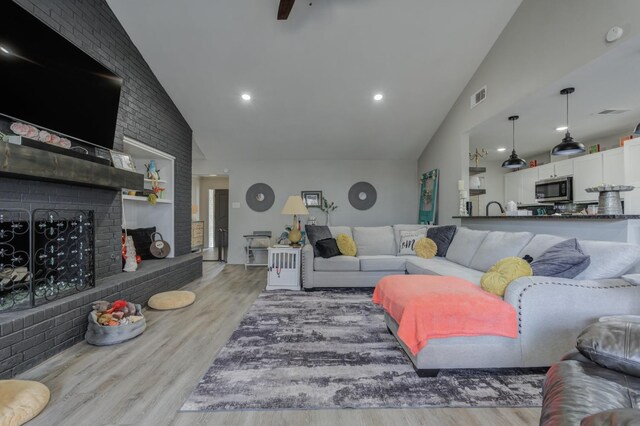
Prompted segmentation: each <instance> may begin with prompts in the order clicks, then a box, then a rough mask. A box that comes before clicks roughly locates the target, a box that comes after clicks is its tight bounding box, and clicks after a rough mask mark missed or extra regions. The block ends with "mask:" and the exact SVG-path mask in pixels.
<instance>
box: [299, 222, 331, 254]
mask: <svg viewBox="0 0 640 426" xmlns="http://www.w3.org/2000/svg"><path fill="white" fill-rule="evenodd" d="M304 230H305V231H306V233H307V238H308V239H309V244H310V245H311V247H313V255H314V256H315V257H318V256H320V253H319V252H318V249H317V248H316V243H317V242H318V241H320V240H324V239H326V238H331V237H333V235H331V231H330V230H329V227H328V226H321V225H305V226H304Z"/></svg>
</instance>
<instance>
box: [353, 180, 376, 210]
mask: <svg viewBox="0 0 640 426" xmlns="http://www.w3.org/2000/svg"><path fill="white" fill-rule="evenodd" d="M377 199H378V193H377V192H376V189H375V188H374V187H373V185H371V184H370V183H369V182H358V183H354V184H353V186H352V187H351V189H349V203H351V205H352V206H353V207H355V208H356V209H358V210H369V209H370V208H371V207H373V205H374V204H375V203H376V200H377Z"/></svg>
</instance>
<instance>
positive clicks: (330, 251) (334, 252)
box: [315, 238, 340, 259]
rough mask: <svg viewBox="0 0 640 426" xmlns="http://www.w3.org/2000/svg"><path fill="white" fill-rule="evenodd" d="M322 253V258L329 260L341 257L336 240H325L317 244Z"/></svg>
mask: <svg viewBox="0 0 640 426" xmlns="http://www.w3.org/2000/svg"><path fill="white" fill-rule="evenodd" d="M315 248H317V249H318V252H319V253H320V257H324V258H325V259H329V258H332V257H336V256H340V249H339V248H338V243H337V242H336V239H335V238H325V239H324V240H320V241H318V242H316V247H315Z"/></svg>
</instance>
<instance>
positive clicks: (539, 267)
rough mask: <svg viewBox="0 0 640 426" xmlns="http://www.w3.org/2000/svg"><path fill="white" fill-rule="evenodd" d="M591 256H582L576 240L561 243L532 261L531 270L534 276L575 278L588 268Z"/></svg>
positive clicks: (582, 253)
mask: <svg viewBox="0 0 640 426" xmlns="http://www.w3.org/2000/svg"><path fill="white" fill-rule="evenodd" d="M590 263H591V256H589V255H586V254H584V252H583V251H582V249H581V248H580V245H579V244H578V240H576V239H575V238H573V239H571V240H566V241H562V242H560V243H558V244H556V245H555V246H553V247H551V248H549V249H547V251H545V252H544V253H542V255H540V257H538V258H537V259H533V262H531V269H533V275H534V276H540V277H558V278H575V277H576V276H577V275H578V274H579V273H580V272H582V271H584V270H585V269H587V268H588V267H589V264H590Z"/></svg>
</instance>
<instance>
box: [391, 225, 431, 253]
mask: <svg viewBox="0 0 640 426" xmlns="http://www.w3.org/2000/svg"><path fill="white" fill-rule="evenodd" d="M426 236H427V233H426V232H425V230H424V229H422V230H417V231H400V246H399V247H398V255H414V256H415V254H416V249H415V245H416V242H417V241H418V240H419V239H420V238H424V237H426Z"/></svg>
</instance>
